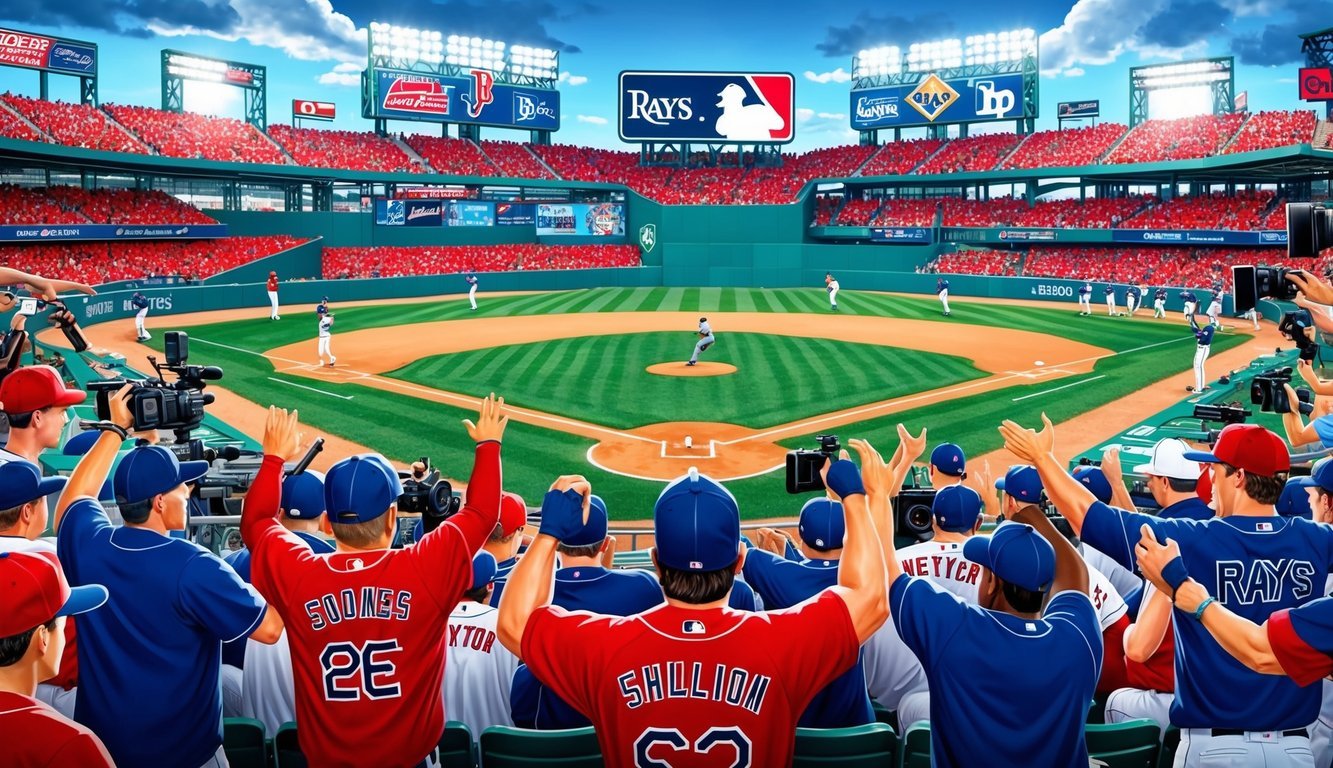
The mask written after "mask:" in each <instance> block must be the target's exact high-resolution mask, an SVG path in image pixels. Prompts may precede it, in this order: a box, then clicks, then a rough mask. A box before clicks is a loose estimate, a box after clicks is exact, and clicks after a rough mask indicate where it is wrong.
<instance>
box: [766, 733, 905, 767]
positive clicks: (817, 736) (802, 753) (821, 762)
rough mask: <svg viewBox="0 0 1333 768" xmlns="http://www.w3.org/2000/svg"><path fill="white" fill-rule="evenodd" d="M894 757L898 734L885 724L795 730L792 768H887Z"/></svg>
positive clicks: (896, 750) (896, 755)
mask: <svg viewBox="0 0 1333 768" xmlns="http://www.w3.org/2000/svg"><path fill="white" fill-rule="evenodd" d="M897 760H898V734H896V733H894V732H893V729H892V728H890V727H889V726H887V725H885V724H884V723H869V724H867V725H859V726H856V727H854V728H797V729H796V752H795V755H794V759H793V760H792V766H793V768H830V767H831V766H839V768H887V767H888V766H892V765H896V764H897Z"/></svg>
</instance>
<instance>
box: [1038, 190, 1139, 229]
mask: <svg viewBox="0 0 1333 768" xmlns="http://www.w3.org/2000/svg"><path fill="white" fill-rule="evenodd" d="M1156 199H1157V198H1155V197H1152V196H1151V195H1144V196H1141V195H1132V196H1130V197H1089V198H1086V199H1084V200H1074V199H1069V200H1048V201H1038V202H1037V204H1036V205H1034V206H1032V207H1031V208H1030V209H1028V210H1025V211H1021V212H1019V214H1018V215H1017V216H1016V217H1014V220H1013V222H1012V223H1013V226H1016V227H1052V228H1060V229H1110V228H1112V227H1119V226H1120V225H1121V224H1122V223H1123V222H1124V221H1125V219H1128V218H1129V217H1130V216H1133V215H1134V213H1135V212H1136V211H1138V210H1140V209H1141V208H1143V207H1144V206H1145V205H1148V204H1150V203H1152V202H1153V201H1155V200H1156Z"/></svg>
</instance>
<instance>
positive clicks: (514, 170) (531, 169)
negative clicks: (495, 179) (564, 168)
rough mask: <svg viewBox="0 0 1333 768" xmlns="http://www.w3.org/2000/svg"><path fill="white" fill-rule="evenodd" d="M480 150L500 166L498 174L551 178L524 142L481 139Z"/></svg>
mask: <svg viewBox="0 0 1333 768" xmlns="http://www.w3.org/2000/svg"><path fill="white" fill-rule="evenodd" d="M481 151H482V152H485V153H486V157H488V158H490V160H491V162H492V163H495V165H497V166H498V167H499V168H500V172H501V173H500V175H502V176H511V177H513V178H516V179H553V178H555V177H554V176H552V175H551V172H550V171H548V170H546V167H545V166H544V165H542V164H541V161H539V160H538V159H537V158H536V157H535V156H534V155H533V154H532V153H531V152H529V151H528V147H527V145H526V144H518V143H515V142H512V141H483V142H481Z"/></svg>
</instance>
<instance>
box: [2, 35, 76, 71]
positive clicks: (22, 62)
mask: <svg viewBox="0 0 1333 768" xmlns="http://www.w3.org/2000/svg"><path fill="white" fill-rule="evenodd" d="M0 65H6V66H11V67H27V68H29V69H48V70H52V71H55V72H66V73H70V74H80V73H92V72H95V71H97V49H96V48H94V47H93V46H91V45H88V44H86V43H80V42H76V41H73V40H63V39H61V38H58V37H46V36H45V35H34V34H31V33H29V32H19V31H17V30H13V29H0Z"/></svg>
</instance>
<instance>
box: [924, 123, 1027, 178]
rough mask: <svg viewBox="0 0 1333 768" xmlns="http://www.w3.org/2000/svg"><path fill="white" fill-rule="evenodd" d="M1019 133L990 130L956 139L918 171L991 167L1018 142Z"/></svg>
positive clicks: (950, 171) (960, 170)
mask: <svg viewBox="0 0 1333 768" xmlns="http://www.w3.org/2000/svg"><path fill="white" fill-rule="evenodd" d="M1022 140H1023V137H1022V136H1020V135H1018V134H1016V133H988V134H983V135H981V136H968V137H967V138H964V139H953V140H952V141H950V142H949V143H948V144H947V145H945V147H944V148H943V149H941V150H940V151H939V152H936V153H935V154H933V155H931V156H930V158H929V159H928V160H926V161H925V162H924V163H922V164H921V165H920V166H918V167H917V169H916V171H914V172H915V173H921V174H928V173H966V172H969V171H989V170H992V169H994V168H995V166H996V164H998V163H999V162H1000V160H1002V159H1003V158H1004V157H1006V156H1007V155H1008V154H1009V153H1010V152H1012V151H1013V149H1014V147H1016V146H1018V142H1020V141H1022Z"/></svg>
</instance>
